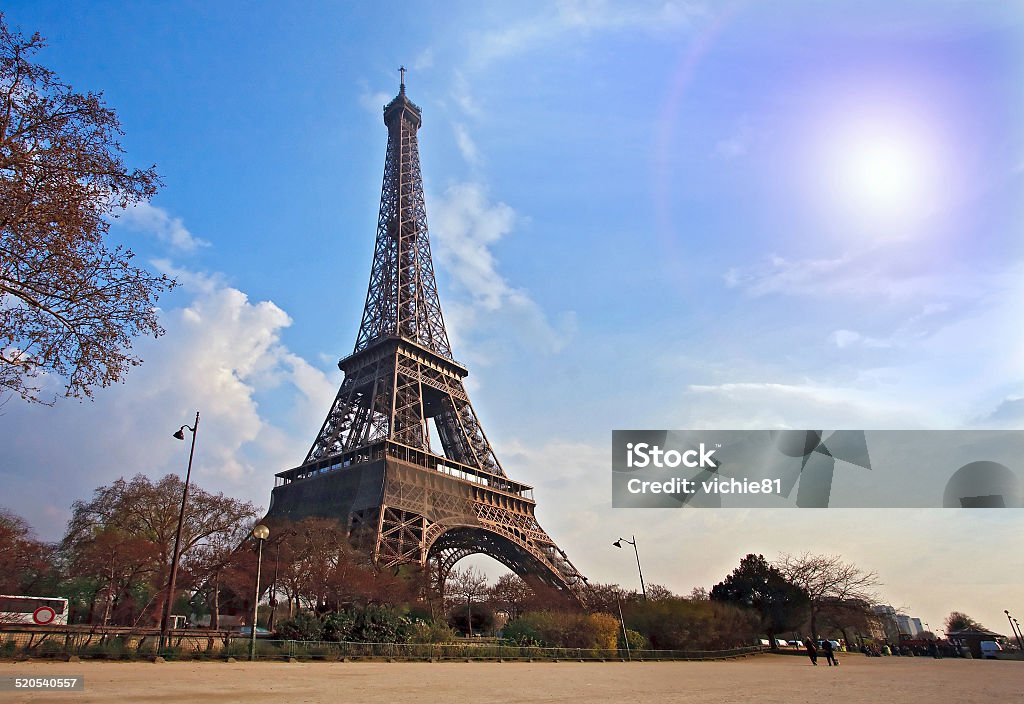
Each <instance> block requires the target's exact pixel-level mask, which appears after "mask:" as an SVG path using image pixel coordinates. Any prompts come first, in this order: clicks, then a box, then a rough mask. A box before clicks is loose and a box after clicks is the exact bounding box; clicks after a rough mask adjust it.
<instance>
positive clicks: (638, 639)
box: [618, 628, 650, 650]
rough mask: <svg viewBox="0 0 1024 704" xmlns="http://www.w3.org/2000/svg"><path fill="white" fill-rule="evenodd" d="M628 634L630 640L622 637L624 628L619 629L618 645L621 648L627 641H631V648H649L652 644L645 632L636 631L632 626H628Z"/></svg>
mask: <svg viewBox="0 0 1024 704" xmlns="http://www.w3.org/2000/svg"><path fill="white" fill-rule="evenodd" d="M626 635H627V636H628V641H627V640H624V639H623V638H622V630H621V629H619V635H618V641H619V642H618V646H619V647H620V648H625V647H626V643H627V642H628V643H629V649H630V650H647V649H648V648H649V647H650V644H648V642H647V639H646V638H644V634H643V633H639V632H638V631H634V630H633V629H632V628H627V629H626Z"/></svg>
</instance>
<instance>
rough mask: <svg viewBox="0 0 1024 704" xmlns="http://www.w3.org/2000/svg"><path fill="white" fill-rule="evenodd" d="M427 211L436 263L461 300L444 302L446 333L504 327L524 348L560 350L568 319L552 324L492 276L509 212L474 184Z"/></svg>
mask: <svg viewBox="0 0 1024 704" xmlns="http://www.w3.org/2000/svg"><path fill="white" fill-rule="evenodd" d="M430 209H431V234H432V237H433V240H434V242H436V243H437V250H436V254H437V259H438V261H439V263H440V265H441V266H442V267H444V269H445V273H446V274H447V280H448V281H451V282H453V283H454V286H455V289H456V291H457V292H458V293H459V294H460V295H461V298H459V299H456V300H454V301H446V305H445V313H446V320H447V321H448V327H449V332H450V333H452V334H453V336H458V335H460V334H461V335H463V336H466V335H468V334H469V333H470V332H471V331H472V330H474V329H478V328H480V327H482V326H484V327H489V326H500V325H504V326H508V327H510V328H511V329H513V330H518V331H520V332H521V335H520V339H521V340H523V341H524V342H526V343H527V344H528V346H533V347H539V348H540V349H543V350H547V351H558V350H560V349H562V347H564V345H565V344H566V343H567V342H568V339H569V337H570V336H571V335H572V333H573V332H574V329H575V321H574V319H573V318H572V316H571V314H570V315H569V316H566V317H565V318H564V319H563V320H562V321H561V323H560V325H559V326H557V327H556V326H554V325H552V324H551V323H550V322H549V321H548V319H547V316H546V315H545V314H544V312H543V311H542V310H541V308H540V307H539V306H538V305H537V303H536V302H535V301H534V300H533V299H532V298H531V297H530V295H529V294H528V293H527V292H526V291H525V290H523V289H519V288H514V287H512V286H511V285H510V284H509V283H508V281H506V279H505V278H504V277H503V276H502V275H501V274H500V273H499V272H498V267H497V262H496V260H495V258H494V254H493V252H492V251H491V248H492V247H493V246H494V245H495V244H496V243H497V242H498V241H499V240H500V239H501V238H502V237H504V236H506V235H507V234H508V233H510V232H511V231H512V228H513V226H514V224H515V222H516V214H515V211H513V210H512V208H510V207H509V206H508V205H506V204H505V203H492V202H490V201H489V200H488V199H487V196H486V193H485V190H484V188H483V186H481V185H480V184H477V183H459V184H455V185H453V186H451V187H449V188H448V189H447V190H445V192H444V193H443V194H442V195H441V196H440V197H435V198H432V199H431V201H430ZM456 346H457V347H458V345H456Z"/></svg>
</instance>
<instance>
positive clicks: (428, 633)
mask: <svg viewBox="0 0 1024 704" xmlns="http://www.w3.org/2000/svg"><path fill="white" fill-rule="evenodd" d="M454 640H455V631H453V630H452V629H451V628H449V627H448V625H447V624H445V623H435V622H433V621H416V622H415V623H413V624H412V626H411V627H410V637H409V641H410V642H412V643H451V642H452V641H454Z"/></svg>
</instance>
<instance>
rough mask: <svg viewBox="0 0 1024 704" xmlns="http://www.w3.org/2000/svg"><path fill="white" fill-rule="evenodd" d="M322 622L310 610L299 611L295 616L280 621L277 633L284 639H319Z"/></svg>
mask: <svg viewBox="0 0 1024 704" xmlns="http://www.w3.org/2000/svg"><path fill="white" fill-rule="evenodd" d="M323 630H324V624H323V623H322V622H321V621H320V619H319V618H317V616H316V614H314V613H313V612H311V611H300V612H299V613H297V614H295V618H290V619H287V620H285V621H282V622H281V623H280V625H278V627H277V634H278V635H279V636H280V637H281V638H282V639H284V640H320V639H321V638H322V636H323Z"/></svg>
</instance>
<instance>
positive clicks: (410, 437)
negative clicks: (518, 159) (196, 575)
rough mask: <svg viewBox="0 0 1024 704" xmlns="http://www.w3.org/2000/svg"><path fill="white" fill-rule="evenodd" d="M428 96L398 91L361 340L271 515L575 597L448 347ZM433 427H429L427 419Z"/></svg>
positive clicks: (433, 563) (443, 569) (575, 587)
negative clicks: (429, 182) (493, 570)
mask: <svg viewBox="0 0 1024 704" xmlns="http://www.w3.org/2000/svg"><path fill="white" fill-rule="evenodd" d="M422 122H423V120H422V112H421V110H420V108H419V107H418V106H417V105H416V104H415V103H413V102H412V101H411V100H409V98H408V97H407V96H406V93H405V75H404V69H403V70H402V81H401V87H400V88H399V91H398V95H397V96H396V97H395V98H394V100H392V101H391V102H390V103H388V104H387V105H386V106H385V107H384V124H385V125H387V128H388V145H387V153H386V156H385V160H384V182H383V186H382V188H381V196H380V217H379V219H378V223H377V238H376V244H375V246H374V251H373V263H372V265H371V268H370V283H369V287H368V290H367V293H366V305H365V308H364V310H363V316H362V321H361V322H360V325H359V332H358V334H357V335H356V344H355V349H354V350H353V352H352V354H351V355H349V356H348V357H345V358H344V359H342V360H341V361H340V362H339V363H338V366H339V367H340V368H341V370H342V371H343V372H344V373H345V378H344V381H343V382H342V384H341V388H340V389H339V391H338V395H337V397H336V398H335V400H334V403H333V405H332V406H331V409H330V411H329V412H328V414H327V419H326V420H325V421H324V424H323V427H322V428H321V429H320V432H319V433H318V434H317V436H316V439H315V440H314V442H313V445H312V447H311V448H310V449H309V453H308V454H307V455H306V459H305V460H304V461H303V463H302V464H301V465H300V466H298V467H296V468H294V469H289V470H287V471H284V472H280V473H279V474H277V475H276V476H277V480H276V485H275V487H274V490H273V494H272V496H271V502H270V509H269V512H268V515H267V518H268V519H270V520H274V519H283V520H292V521H294V520H299V519H302V518H306V517H310V516H318V517H327V518H336V519H338V520H339V521H341V522H342V524H343V525H345V526H347V527H348V530H349V532H350V537H351V539H352V542H353V544H354V545H355V546H356V547H358V548H360V549H362V550H365V551H367V552H369V553H370V554H371V555H372V557H373V559H374V561H375V562H376V563H377V564H378V565H381V566H385V567H392V566H396V565H402V564H418V565H420V566H422V567H424V568H429V569H431V573H432V575H433V576H434V578H435V579H437V580H439V582H440V583H441V584H443V581H444V579H445V577H446V576H447V574H448V573H449V571H450V570H451V568H452V566H453V565H454V564H455V563H456V562H458V561H459V560H460V559H462V558H463V557H466V556H467V555H472V554H475V553H483V554H486V555H489V556H491V557H493V558H494V559H496V560H498V561H499V562H501V563H502V564H504V565H505V566H507V567H508V568H509V569H510V570H512V571H513V572H515V573H516V574H518V575H519V576H520V577H522V578H523V579H524V580H526V581H527V583H529V584H530V585H531V586H533V587H534V588H535V589H541V590H548V591H555V592H558V593H559V594H561V595H562V596H564V597H565V598H567V599H569V600H573V601H579V600H581V597H582V590H583V587H584V585H585V581H586V580H585V578H584V577H583V576H582V575H581V574H580V573H579V571H577V570H576V568H575V567H573V565H572V563H571V562H570V561H569V559H568V557H567V556H566V554H565V552H563V551H562V550H561V549H560V548H559V547H558V546H557V545H556V544H555V542H554V541H553V540H552V539H551V537H550V536H548V534H547V533H546V532H545V531H544V529H543V528H541V526H540V524H539V523H538V522H537V519H536V517H535V515H534V509H535V508H536V503H535V501H534V496H533V488H532V487H530V486H528V485H526V484H524V483H522V482H518V481H515V480H514V479H512V478H510V477H509V476H508V475H507V474H506V473H505V470H504V469H503V468H502V466H501V463H500V462H499V461H498V457H497V455H496V454H495V452H494V449H493V448H492V447H491V444H490V442H489V441H488V439H487V436H486V435H485V434H484V431H483V427H482V426H481V424H480V420H479V418H478V417H477V414H476V412H475V411H474V410H473V406H472V404H471V403H470V400H469V396H468V394H467V393H466V388H465V386H464V384H463V379H465V378H466V376H467V375H468V374H469V371H468V370H467V369H466V367H465V366H463V365H462V364H460V363H459V362H457V361H456V360H455V359H454V357H453V356H452V349H451V344H450V343H449V340H448V333H447V332H446V331H445V326H444V316H443V315H442V313H441V303H440V301H439V299H438V295H437V285H436V283H435V279H434V266H433V262H432V260H431V256H430V240H429V238H428V234H427V232H428V231H427V210H426V204H425V202H424V197H423V182H422V178H421V176H420V160H419V149H418V146H417V132H418V131H419V128H420V125H421V124H422ZM432 427H433V434H432V432H431V429H432Z"/></svg>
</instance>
